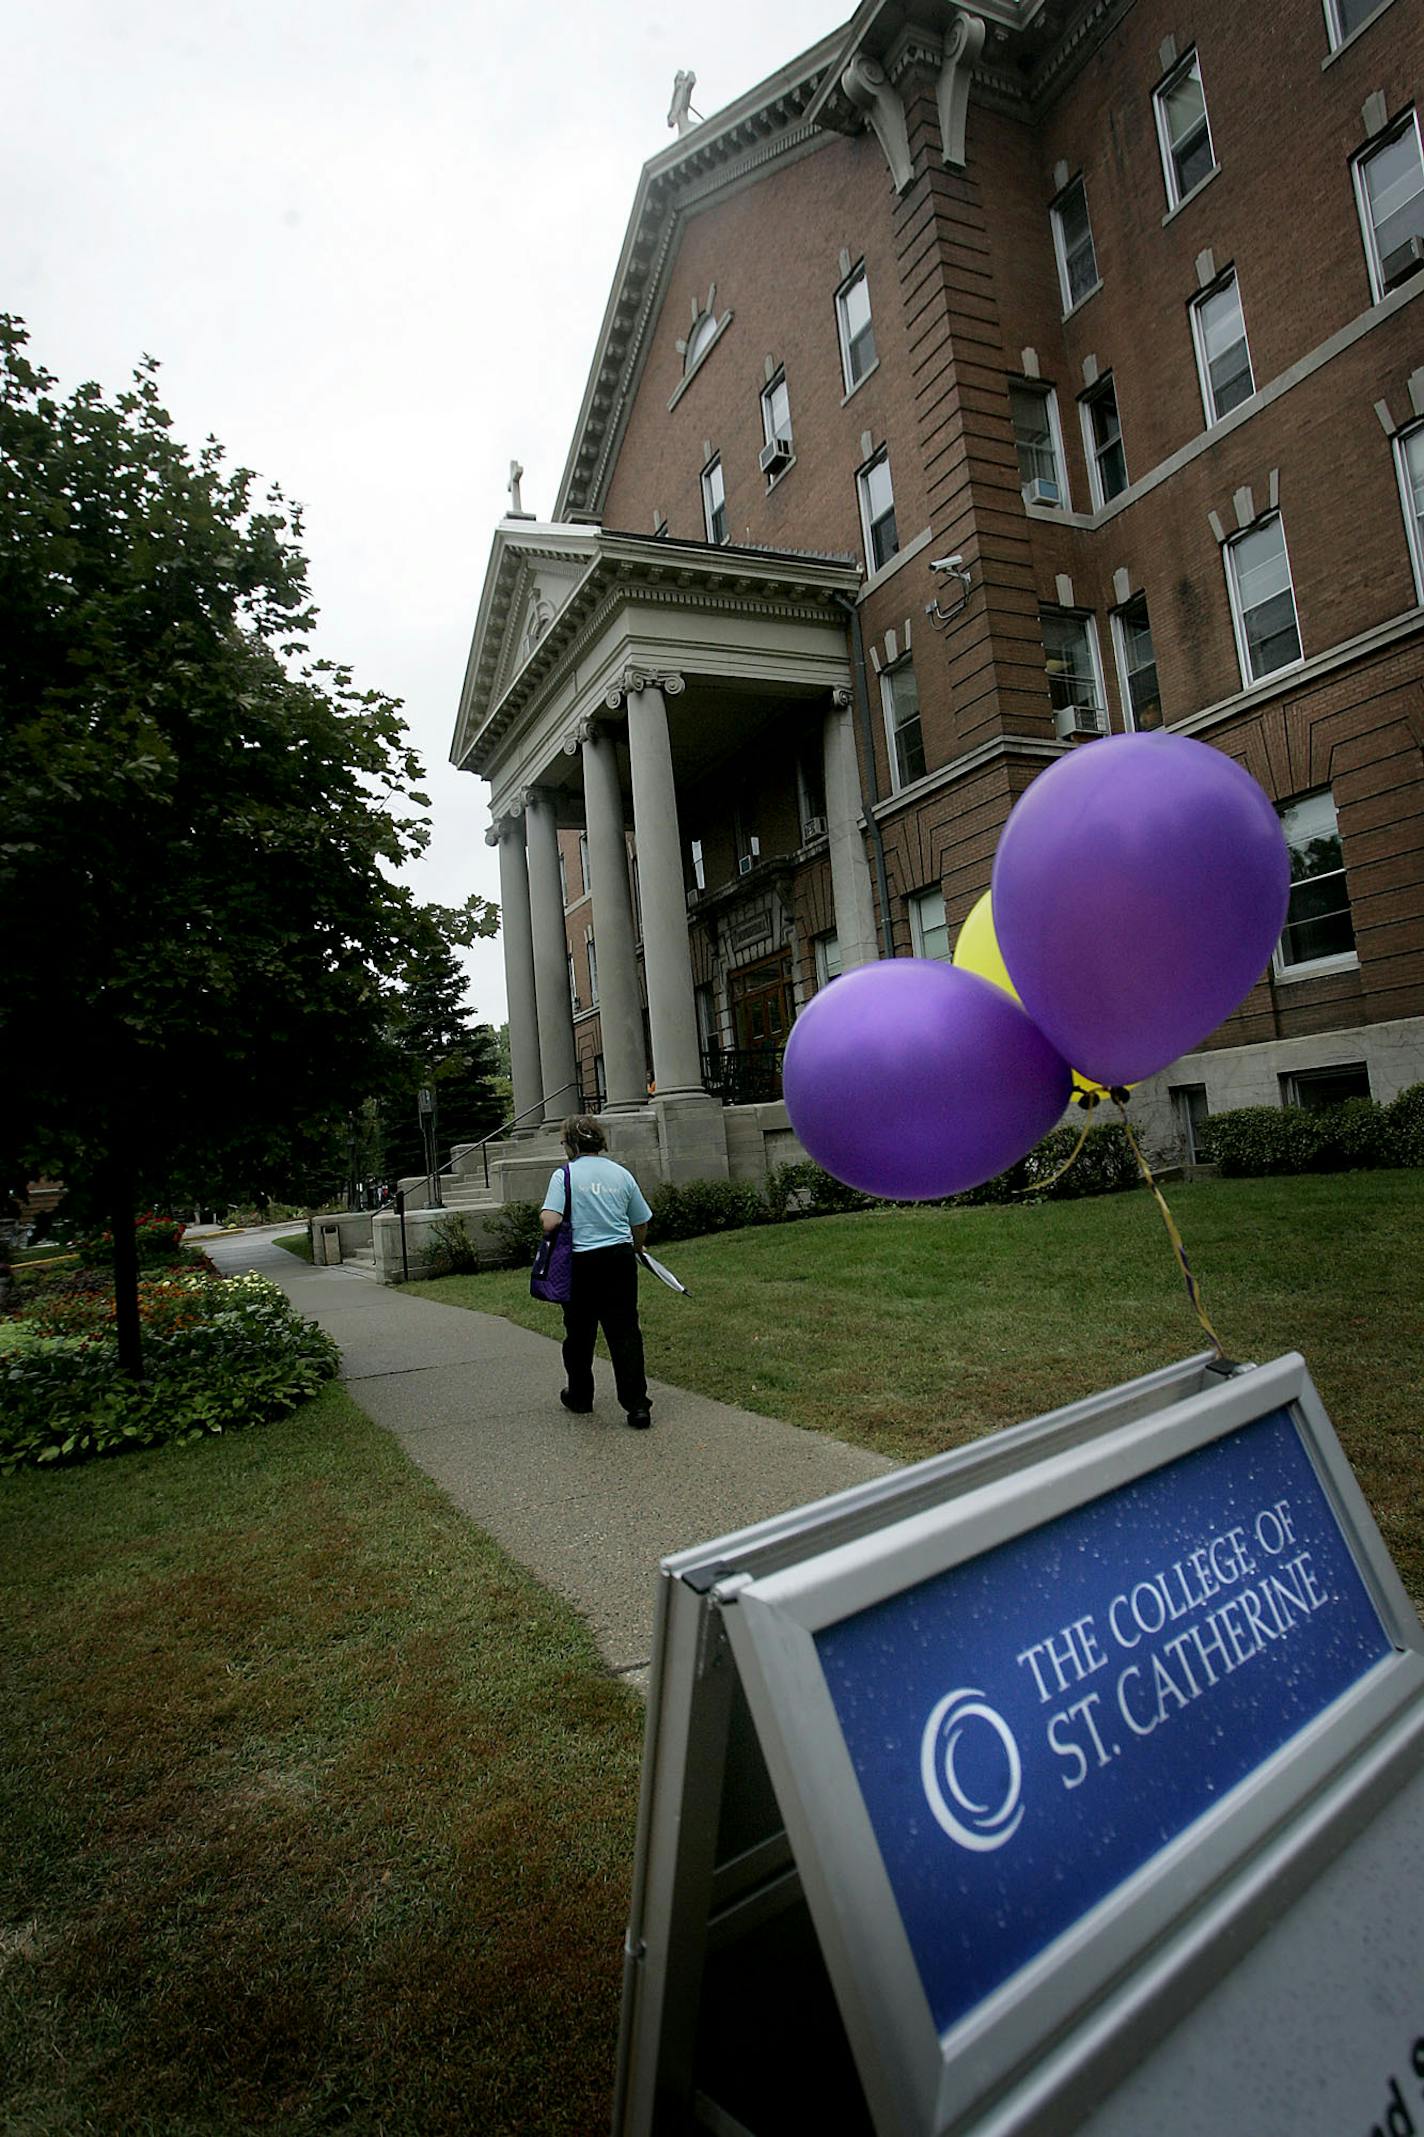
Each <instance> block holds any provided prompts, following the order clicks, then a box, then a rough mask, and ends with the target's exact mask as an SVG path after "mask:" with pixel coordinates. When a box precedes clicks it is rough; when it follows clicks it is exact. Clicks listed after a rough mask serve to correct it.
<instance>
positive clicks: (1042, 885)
mask: <svg viewBox="0 0 1424 2137" xmlns="http://www.w3.org/2000/svg"><path fill="white" fill-rule="evenodd" d="M1289 895H1290V860H1289V855H1288V852H1287V848H1286V842H1285V837H1284V834H1283V832H1282V830H1281V826H1280V822H1279V820H1278V818H1277V816H1276V812H1275V809H1274V808H1273V806H1272V804H1271V802H1270V799H1269V798H1268V796H1267V795H1266V794H1265V792H1264V791H1263V789H1262V788H1261V787H1260V786H1259V785H1258V784H1257V782H1256V781H1255V780H1254V779H1253V778H1252V777H1251V775H1250V773H1249V772H1247V771H1246V770H1245V769H1244V767H1243V766H1241V765H1239V764H1237V763H1236V762H1235V761H1234V760H1233V759H1232V758H1230V757H1227V756H1226V755H1225V754H1224V753H1223V752H1222V751H1220V750H1217V749H1213V748H1211V747H1210V746H1209V745H1207V744H1206V743H1202V742H1196V741H1193V740H1192V739H1190V738H1189V737H1188V736H1185V735H1174V734H1170V733H1162V732H1157V733H1153V734H1131V735H1112V736H1106V737H1103V738H1101V739H1100V740H1098V741H1096V742H1092V743H1088V744H1086V745H1084V746H1083V747H1081V748H1078V749H1075V750H1073V751H1071V752H1070V753H1069V754H1068V755H1066V756H1063V757H1060V758H1059V759H1058V760H1057V761H1056V762H1055V763H1054V764H1052V765H1050V766H1049V768H1048V769H1047V770H1046V771H1044V772H1041V773H1040V774H1039V776H1038V777H1037V778H1036V779H1035V780H1034V781H1033V783H1032V785H1031V786H1029V787H1028V788H1027V789H1026V791H1025V792H1024V793H1023V794H1022V795H1021V796H1020V798H1019V800H1018V801H1017V802H1016V804H1015V805H1014V808H1013V810H1012V811H1011V813H1010V815H1009V819H1008V822H1007V823H1006V824H1005V826H1004V830H1003V834H1002V836H1001V837H1000V840H999V846H998V851H997V853H996V854H995V857H994V865H993V874H992V880H991V884H990V889H989V891H988V892H987V893H986V894H985V896H984V897H982V898H981V899H980V900H979V901H978V903H977V904H976V905H975V907H974V909H973V911H972V912H971V913H970V915H969V918H968V920H966V922H965V926H964V928H963V929H962V930H961V933H960V936H959V939H958V941H957V943H956V945H955V952H954V961H953V963H952V964H950V965H945V964H943V963H940V962H937V961H932V960H927V959H921V958H893V959H888V960H885V961H882V962H877V963H872V964H867V965H861V966H858V967H856V968H855V969H854V970H852V971H849V972H846V973H844V974H843V975H842V976H841V977H840V978H839V979H837V980H835V981H834V982H833V983H832V984H831V985H830V986H828V987H825V988H823V989H822V990H821V991H820V993H818V994H817V995H815V996H814V997H813V999H812V1000H811V1002H810V1003H808V1005H807V1007H806V1008H805V1009H804V1010H803V1011H802V1013H801V1015H800V1016H799V1017H798V1018H797V1020H796V1023H795V1024H794V1025H793V1027H792V1030H791V1036H790V1039H789V1041H788V1043H787V1048H786V1056H785V1063H784V1068H783V1091H784V1095H785V1099H786V1105H787V1111H788V1113H789V1114H790V1118H791V1125H792V1127H793V1128H794V1129H795V1131H796V1134H797V1135H798V1137H799V1138H800V1140H801V1142H802V1144H803V1145H804V1147H805V1149H806V1150H807V1151H808V1152H809V1154H810V1155H811V1156H812V1157H813V1158H814V1159H815V1160H816V1162H817V1163H818V1164H820V1165H822V1166H824V1167H825V1169H826V1171H827V1172H830V1173H834V1174H835V1176H836V1177H837V1178H838V1179H841V1180H844V1181H846V1182H847V1183H848V1184H849V1185H850V1186H852V1187H858V1188H860V1189H862V1190H863V1191H864V1192H866V1193H868V1194H875V1195H884V1196H886V1197H888V1198H890V1199H892V1200H897V1201H919V1200H932V1199H937V1198H940V1197H943V1196H946V1195H952V1194H961V1193H963V1192H965V1191H966V1190H967V1189H969V1188H971V1187H977V1186H979V1185H981V1184H982V1182H983V1181H985V1180H988V1179H992V1178H993V1177H994V1176H995V1175H996V1174H997V1173H1000V1172H1003V1171H1005V1170H1006V1169H1007V1168H1008V1167H1009V1166H1010V1165H1013V1164H1016V1163H1017V1162H1018V1160H1019V1159H1020V1158H1022V1157H1024V1156H1026V1155H1027V1153H1028V1152H1029V1150H1031V1149H1032V1147H1033V1145H1034V1144H1035V1143H1036V1142H1038V1141H1039V1139H1040V1138H1041V1137H1042V1136H1043V1135H1044V1134H1046V1133H1047V1131H1048V1129H1049V1128H1051V1127H1052V1126H1053V1125H1054V1123H1055V1122H1056V1121H1057V1120H1058V1119H1059V1117H1060V1116H1061V1114H1062V1113H1063V1111H1064V1109H1065V1107H1066V1106H1067V1104H1068V1103H1069V1101H1070V1099H1071V1098H1072V1097H1073V1095H1074V1094H1075V1093H1076V1094H1077V1098H1078V1102H1079V1103H1080V1104H1081V1105H1083V1106H1084V1108H1085V1110H1088V1111H1091V1110H1092V1109H1093V1108H1094V1107H1095V1106H1096V1104H1097V1103H1098V1101H1099V1100H1100V1099H1102V1098H1104V1097H1112V1098H1114V1099H1119V1100H1120V1099H1121V1098H1122V1097H1125V1095H1126V1093H1127V1091H1128V1090H1129V1089H1130V1088H1131V1087H1132V1086H1133V1085H1135V1084H1138V1083H1141V1082H1143V1081H1145V1079H1146V1078H1148V1077H1149V1076H1153V1075H1155V1074H1157V1072H1158V1071H1159V1070H1161V1069H1164V1068H1166V1067H1168V1066H1169V1065H1170V1063H1172V1062H1173V1061H1176V1060H1177V1059H1179V1058H1180V1056H1181V1055H1183V1054H1186V1053H1190V1052H1191V1051H1192V1050H1193V1048H1194V1047H1197V1046H1199V1045H1200V1044H1201V1042H1202V1041H1203V1040H1204V1039H1206V1038H1207V1037H1208V1036H1209V1035H1210V1034H1211V1033H1212V1032H1213V1031H1214V1030H1215V1029H1216V1027H1217V1026H1218V1025H1219V1024H1220V1023H1221V1022H1222V1021H1223V1019H1224V1018H1226V1017H1227V1016H1229V1015H1230V1014H1231V1012H1232V1010H1233V1009H1235V1008H1237V1007H1238V1005H1239V1004H1240V1003H1241V1002H1242V1001H1243V1000H1244V999H1245V997H1246V995H1247V994H1248V993H1249V992H1250V990H1251V988H1252V987H1253V986H1254V985H1255V984H1256V982H1257V981H1258V980H1259V978H1260V976H1261V974H1262V972H1263V970H1264V969H1265V966H1266V964H1267V962H1268V960H1269V958H1270V955H1271V952H1272V950H1273V948H1274V947H1275V944H1276V941H1277V939H1278V937H1279V935H1280V932H1281V928H1282V926H1283V925H1284V922H1285V915H1286V904H1287V900H1288V898H1289ZM1070 1064H1071V1066H1070ZM1119 1111H1120V1112H1121V1111H1122V1108H1121V1104H1120V1103H1119ZM1122 1118H1123V1125H1124V1127H1125V1128H1126V1129H1127V1132H1128V1139H1129V1142H1130V1144H1131V1147H1132V1150H1133V1154H1134V1157H1135V1159H1136V1161H1137V1164H1138V1166H1139V1169H1140V1170H1141V1172H1142V1174H1143V1177H1144V1179H1145V1180H1146V1182H1147V1185H1148V1186H1149V1187H1150V1188H1151V1190H1152V1192H1153V1194H1154V1196H1155V1197H1156V1199H1157V1201H1158V1204H1159V1207H1160V1209H1161V1211H1162V1214H1163V1217H1164V1221H1165V1222H1166V1224H1167V1227H1168V1234H1169V1237H1170V1238H1171V1240H1172V1245H1173V1251H1174V1253H1175V1254H1176V1257H1177V1260H1178V1263H1179V1265H1180V1267H1181V1270H1182V1274H1183V1277H1184V1279H1185V1281H1186V1284H1187V1290H1188V1295H1189V1297H1190V1298H1191V1301H1192V1305H1193V1309H1194V1311H1195V1312H1196V1314H1197V1318H1198V1319H1199V1321H1200V1322H1201V1325H1202V1326H1203V1328H1204V1329H1205V1330H1206V1332H1207V1334H1208V1335H1209V1336H1210V1337H1211V1340H1212V1343H1213V1344H1214V1345H1215V1347H1216V1349H1217V1351H1218V1352H1220V1350H1221V1345H1220V1342H1219V1340H1218V1338H1217V1336H1216V1332H1215V1330H1214V1329H1213V1328H1212V1326H1211V1322H1210V1320H1209V1319H1208V1317H1207V1315H1206V1311H1205V1308H1204V1306H1203V1305H1202V1302H1201V1293H1200V1289H1199V1287H1198V1285H1197V1282H1196V1278H1195V1276H1194V1275H1193V1273H1192V1270H1191V1265H1190V1263H1189V1262H1188V1260H1187V1256H1186V1251H1185V1249H1184V1247H1183V1245H1182V1242H1181V1235H1180V1233H1179V1232H1178V1230H1177V1227H1176V1225H1175V1222H1174V1221H1173V1219H1172V1215H1171V1211H1170V1210H1169V1209H1168V1208H1167V1206H1166V1202H1165V1200H1164V1198H1163V1196H1162V1193H1161V1189H1160V1188H1159V1187H1158V1185H1157V1183H1156V1181H1155V1179H1154V1178H1153V1176H1152V1172H1151V1168H1150V1166H1149V1165H1148V1163H1147V1159H1146V1157H1145V1155H1144V1154H1143V1152H1142V1149H1141V1146H1140V1144H1139V1143H1138V1141H1137V1137H1136V1135H1135V1133H1134V1132H1133V1130H1132V1128H1131V1126H1130V1124H1129V1123H1128V1121H1127V1118H1126V1114H1125V1113H1123V1115H1122ZM1085 1134H1086V1130H1085ZM1081 1142H1082V1138H1080V1148H1081ZM1076 1156H1077V1152H1076V1151H1075V1153H1074V1157H1076ZM1071 1162H1072V1160H1070V1163H1071ZM1062 1170H1066V1167H1065V1168H1060V1172H1061V1171H1062ZM1055 1177H1057V1175H1055ZM1044 1184H1048V1183H1040V1185H1044Z"/></svg>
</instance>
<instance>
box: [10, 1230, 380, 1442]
mask: <svg viewBox="0 0 1424 2137" xmlns="http://www.w3.org/2000/svg"><path fill="white" fill-rule="evenodd" d="M139 1305H140V1312H141V1313H142V1315H143V1318H144V1321H145V1334H144V1370H145V1374H146V1377H145V1378H144V1379H143V1380H141V1381H133V1380H130V1379H129V1378H128V1376H127V1375H126V1374H125V1373H123V1372H122V1371H121V1370H120V1367H119V1362H118V1347H117V1343H116V1341H115V1338H114V1335H113V1329H112V1321H113V1298H112V1294H104V1293H94V1292H89V1293H76V1294H71V1295H70V1296H69V1297H68V1298H65V1297H64V1296H63V1295H60V1296H59V1297H58V1298H57V1299H56V1300H55V1301H54V1302H53V1312H51V1310H50V1307H49V1305H47V1306H46V1309H45V1313H44V1314H43V1315H37V1316H36V1317H33V1318H30V1319H28V1320H23V1321H14V1320H11V1321H6V1322H2V1323H0V1382H3V1391H4V1400H3V1402H0V1471H3V1472H6V1473H8V1472H9V1471H11V1470H13V1469H16V1468H20V1467H23V1466H25V1465H29V1464H34V1465H37V1466H47V1465H49V1464H53V1463H68V1462H80V1461H87V1460H89V1459H90V1458H91V1457H92V1456H95V1455H101V1454H116V1453H119V1452H122V1451H123V1450H124V1449H125V1448H128V1447H152V1446H156V1445H158V1444H159V1443H160V1442H162V1441H166V1440H175V1441H184V1440H191V1439H197V1438H200V1437H201V1436H203V1435H204V1434H206V1433H217V1432H225V1431H231V1430H235V1429H236V1428H237V1427H239V1426H242V1425H250V1424H258V1423H262V1422H265V1421H266V1420H268V1419H270V1418H274V1417H280V1416H282V1415H283V1414H285V1412H287V1411H288V1410H293V1409H295V1408H296V1407H297V1406H298V1404H300V1403H303V1402H305V1401H306V1400H307V1398H308V1397H309V1396H311V1395H314V1394H315V1393H316V1391H317V1389H318V1388H319V1387H320V1386H321V1384H322V1382H323V1381H324V1380H329V1379H330V1378H331V1377H332V1375H333V1374H334V1373H335V1371H336V1369H337V1366H338V1364H339V1362H340V1353H339V1352H338V1350H337V1348H336V1345H335V1344H334V1343H333V1342H332V1340H331V1338H330V1336H328V1335H327V1334H326V1333H325V1332H324V1331H323V1330H322V1329H320V1328H318V1327H317V1326H316V1325H315V1323H314V1322H311V1321H306V1320H303V1319H302V1318H301V1316H300V1315H299V1314H297V1313H294V1312H293V1310H292V1308H291V1307H290V1306H289V1305H288V1303H287V1300H286V1298H285V1297H284V1295H283V1294H282V1292H281V1291H279V1290H278V1288H277V1286H276V1285H275V1284H273V1283H269V1282H268V1280H267V1278H266V1277H264V1276H237V1277H232V1278H228V1279H224V1278H220V1277H213V1276H208V1275H205V1274H202V1273H197V1272H195V1273H192V1274H182V1275H178V1276H175V1277H170V1278H166V1279H164V1280H162V1281H160V1282H156V1283H155V1282H148V1283H145V1284H142V1285H141V1286H140V1288H139ZM66 1314H67V1315H68V1316H69V1319H68V1320H66V1318H65V1317H66ZM57 1324H58V1325H57Z"/></svg>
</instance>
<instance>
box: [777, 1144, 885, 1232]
mask: <svg viewBox="0 0 1424 2137" xmlns="http://www.w3.org/2000/svg"><path fill="white" fill-rule="evenodd" d="M876 1207H877V1202H876V1198H875V1196H874V1195H865V1194H862V1193H861V1191H860V1189H859V1188H858V1187H847V1186H846V1184H845V1182H844V1180H838V1179H837V1178H836V1177H835V1175H834V1174H833V1173H829V1172H823V1171H822V1169H821V1167H820V1166H819V1165H817V1164H815V1163H814V1162H813V1161H812V1160H811V1159H810V1158H801V1159H799V1160H798V1161H797V1162H796V1163H795V1164H792V1165H775V1166H773V1167H772V1169H771V1171H770V1172H769V1173H768V1174H767V1181H766V1208H767V1214H768V1215H769V1216H771V1217H772V1218H773V1219H776V1218H786V1217H840V1216H844V1215H845V1214H846V1213H847V1212H848V1211H850V1210H858V1209H874V1208H876Z"/></svg>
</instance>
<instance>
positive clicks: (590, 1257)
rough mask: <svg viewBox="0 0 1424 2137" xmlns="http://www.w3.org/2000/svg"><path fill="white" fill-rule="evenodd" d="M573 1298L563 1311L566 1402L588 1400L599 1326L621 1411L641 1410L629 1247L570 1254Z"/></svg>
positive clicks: (634, 1266) (634, 1264) (644, 1396)
mask: <svg viewBox="0 0 1424 2137" xmlns="http://www.w3.org/2000/svg"><path fill="white" fill-rule="evenodd" d="M573 1281H574V1295H573V1297H572V1298H571V1299H570V1300H569V1302H568V1304H567V1306H565V1308H564V1374H565V1377H566V1378H567V1380H568V1387H569V1400H570V1401H571V1402H575V1403H577V1404H578V1406H579V1408H580V1409H582V1408H583V1407H584V1406H585V1404H588V1403H591V1402H592V1401H593V1346H594V1341H595V1339H596V1337H597V1335H598V1331H599V1329H600V1327H601V1328H602V1330H603V1334H604V1339H605V1341H606V1342H607V1344H608V1355H609V1357H610V1358H611V1359H612V1360H613V1380H614V1385H615V1386H616V1388H617V1390H618V1400H619V1402H620V1403H621V1404H622V1405H623V1408H624V1409H625V1410H646V1409H647V1407H648V1383H647V1380H646V1378H645V1377H644V1372H643V1331H642V1329H641V1328H639V1326H638V1259H637V1256H636V1255H635V1254H634V1252H633V1249H632V1248H631V1247H630V1246H629V1247H590V1248H589V1250H588V1251H587V1253H583V1254H580V1253H577V1252H576V1253H575V1255H574V1279H573Z"/></svg>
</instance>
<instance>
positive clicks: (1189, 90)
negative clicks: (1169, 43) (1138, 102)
mask: <svg viewBox="0 0 1424 2137" xmlns="http://www.w3.org/2000/svg"><path fill="white" fill-rule="evenodd" d="M1152 101H1153V104H1154V106H1155V108H1156V112H1157V138H1158V140H1159V142H1160V143H1161V147H1162V169H1163V172H1164V174H1165V176H1166V180H1167V205H1168V207H1170V208H1175V207H1177V206H1178V204H1179V203H1180V202H1181V201H1184V200H1185V199H1186V197H1187V195H1188V193H1190V192H1192V191H1193V190H1194V189H1195V188H1196V187H1197V186H1199V185H1200V184H1201V182H1202V180H1203V179H1204V178H1209V177H1210V176H1211V173H1212V172H1213V171H1214V170H1215V169H1216V158H1215V156H1214V155H1213V154H1212V148H1211V128H1210V126H1209V125H1208V124H1207V116H1206V98H1205V96H1204V95H1203V93H1202V78H1201V61H1200V60H1199V59H1198V58H1197V55H1196V53H1195V52H1189V53H1188V54H1187V56H1186V58H1185V59H1184V60H1183V61H1182V63H1181V65H1180V66H1179V67H1175V68H1173V70H1172V72H1171V73H1170V74H1169V75H1168V77H1167V79H1166V81H1165V82H1164V83H1163V84H1162V87H1161V88H1160V89H1159V90H1158V91H1157V94H1156V96H1155V97H1154V98H1153V99H1152Z"/></svg>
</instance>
